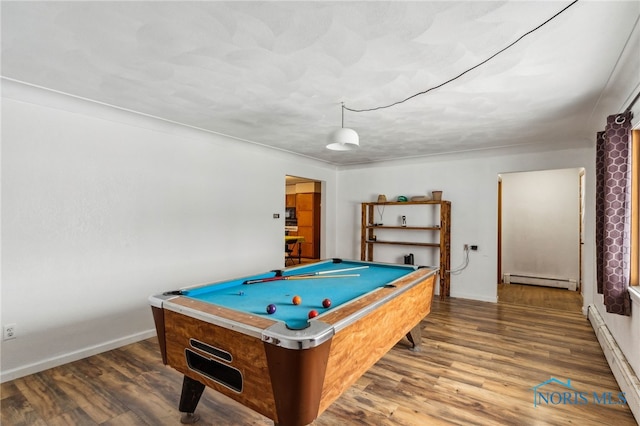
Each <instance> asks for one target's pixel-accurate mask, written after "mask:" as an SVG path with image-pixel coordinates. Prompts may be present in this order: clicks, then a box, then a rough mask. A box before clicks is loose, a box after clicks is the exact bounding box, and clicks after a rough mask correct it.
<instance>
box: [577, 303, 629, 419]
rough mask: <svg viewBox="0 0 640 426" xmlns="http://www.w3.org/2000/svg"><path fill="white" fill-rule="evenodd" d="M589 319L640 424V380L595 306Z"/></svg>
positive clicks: (590, 309)
mask: <svg viewBox="0 0 640 426" xmlns="http://www.w3.org/2000/svg"><path fill="white" fill-rule="evenodd" d="M588 318H589V322H591V326H592V327H593V330H594V331H595V333H596V337H597V338H598V342H599V343H600V346H601V347H602V351H603V352H604V356H605V358H606V359H607V363H608V364H609V368H611V371H612V372H613V377H615V379H616V381H617V382H618V386H620V390H621V391H622V392H624V394H625V398H626V400H627V405H628V406H629V408H630V409H631V412H632V413H633V415H634V416H635V418H636V421H637V422H638V423H639V424H640V379H638V376H637V375H636V374H635V373H634V371H633V369H632V368H631V366H630V365H629V362H628V361H627V358H626V357H625V356H624V354H623V353H622V351H621V350H620V347H619V346H618V343H617V342H616V340H615V339H614V338H613V335H612V334H611V332H610V331H609V327H607V324H606V323H605V322H604V319H603V318H602V316H601V315H600V312H598V310H597V309H596V308H595V306H593V305H589V308H588Z"/></svg>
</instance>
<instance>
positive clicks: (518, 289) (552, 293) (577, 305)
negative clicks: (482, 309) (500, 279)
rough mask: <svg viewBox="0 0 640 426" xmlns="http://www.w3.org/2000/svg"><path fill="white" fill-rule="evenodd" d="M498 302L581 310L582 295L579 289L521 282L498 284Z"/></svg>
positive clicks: (568, 310)
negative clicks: (571, 289) (572, 289)
mask: <svg viewBox="0 0 640 426" xmlns="http://www.w3.org/2000/svg"><path fill="white" fill-rule="evenodd" d="M498 300H499V301H500V303H511V304H516V305H527V306H536V307H539V308H550V309H561V310H563V311H567V312H581V311H582V295H581V294H580V292H579V291H569V290H567V289H564V288H553V287H542V286H535V285H523V284H504V283H501V284H498Z"/></svg>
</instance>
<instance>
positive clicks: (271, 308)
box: [267, 303, 276, 315]
mask: <svg viewBox="0 0 640 426" xmlns="http://www.w3.org/2000/svg"><path fill="white" fill-rule="evenodd" d="M267 313H268V314H269V315H271V314H275V313H276V305H274V304H273V303H271V304H270V305H268V306H267Z"/></svg>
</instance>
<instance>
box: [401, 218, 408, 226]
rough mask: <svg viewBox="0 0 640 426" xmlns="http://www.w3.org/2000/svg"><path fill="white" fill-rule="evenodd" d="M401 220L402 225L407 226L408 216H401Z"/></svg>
mask: <svg viewBox="0 0 640 426" xmlns="http://www.w3.org/2000/svg"><path fill="white" fill-rule="evenodd" d="M400 221H401V224H402V226H404V227H406V226H407V217H406V216H401V217H400Z"/></svg>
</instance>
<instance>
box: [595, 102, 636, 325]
mask: <svg viewBox="0 0 640 426" xmlns="http://www.w3.org/2000/svg"><path fill="white" fill-rule="evenodd" d="M631 117H632V115H631V112H630V111H628V112H625V113H623V114H618V115H611V116H609V117H607V126H606V127H605V130H604V132H599V133H598V135H597V142H596V263H597V273H596V280H597V285H598V293H601V294H602V295H603V296H604V305H605V306H606V308H607V312H609V313H614V314H620V315H631V299H630V296H629V291H628V288H629V275H630V270H631V268H630V253H631Z"/></svg>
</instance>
